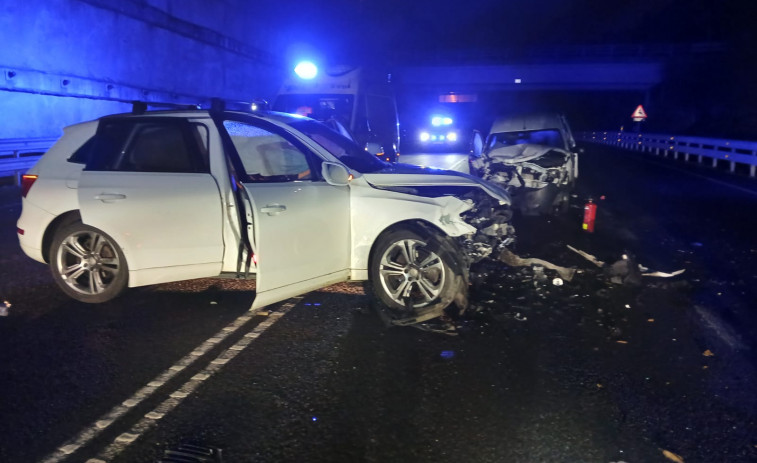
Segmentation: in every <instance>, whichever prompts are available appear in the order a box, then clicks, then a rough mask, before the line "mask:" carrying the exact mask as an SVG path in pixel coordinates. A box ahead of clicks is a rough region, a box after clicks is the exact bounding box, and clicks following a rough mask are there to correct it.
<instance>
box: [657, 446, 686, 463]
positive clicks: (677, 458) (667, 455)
mask: <svg viewBox="0 0 757 463" xmlns="http://www.w3.org/2000/svg"><path fill="white" fill-rule="evenodd" d="M660 450H662V454H663V455H665V458H667V459H668V460H670V461H675V462H676V463H684V461H683V458H681V456H680V455H676V454H675V453H673V452H670V451H668V450H663V449H660Z"/></svg>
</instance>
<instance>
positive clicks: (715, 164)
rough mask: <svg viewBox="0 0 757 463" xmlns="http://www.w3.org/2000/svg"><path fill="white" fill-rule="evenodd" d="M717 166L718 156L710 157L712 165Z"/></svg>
mask: <svg viewBox="0 0 757 463" xmlns="http://www.w3.org/2000/svg"><path fill="white" fill-rule="evenodd" d="M717 166H718V158H712V167H717Z"/></svg>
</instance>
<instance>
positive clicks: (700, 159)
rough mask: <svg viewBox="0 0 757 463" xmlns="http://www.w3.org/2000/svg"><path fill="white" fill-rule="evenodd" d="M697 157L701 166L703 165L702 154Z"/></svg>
mask: <svg viewBox="0 0 757 463" xmlns="http://www.w3.org/2000/svg"><path fill="white" fill-rule="evenodd" d="M697 157H698V158H699V164H701V163H702V155H701V154H700V155H699V156H697Z"/></svg>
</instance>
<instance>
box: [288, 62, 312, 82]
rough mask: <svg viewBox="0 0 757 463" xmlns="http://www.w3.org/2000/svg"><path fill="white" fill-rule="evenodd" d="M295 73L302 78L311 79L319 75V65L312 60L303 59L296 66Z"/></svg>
mask: <svg viewBox="0 0 757 463" xmlns="http://www.w3.org/2000/svg"><path fill="white" fill-rule="evenodd" d="M294 73H295V74H297V76H298V77H299V78H300V79H306V80H310V79H313V78H315V76H317V75H318V67H317V66H316V65H315V64H313V63H312V62H310V61H301V62H299V63H297V66H295V67H294Z"/></svg>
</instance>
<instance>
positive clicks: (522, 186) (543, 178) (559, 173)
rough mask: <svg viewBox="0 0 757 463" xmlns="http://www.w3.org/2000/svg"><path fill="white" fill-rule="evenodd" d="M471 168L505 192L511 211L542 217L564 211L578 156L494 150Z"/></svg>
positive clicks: (522, 148)
mask: <svg viewBox="0 0 757 463" xmlns="http://www.w3.org/2000/svg"><path fill="white" fill-rule="evenodd" d="M516 148H517V150H516ZM471 167H472V169H473V170H474V171H475V172H476V173H477V174H478V176H480V177H481V178H483V179H485V180H488V181H489V182H491V183H494V184H496V185H499V186H501V187H503V188H505V189H506V190H507V192H508V193H509V194H510V196H511V197H512V200H513V207H514V208H515V209H517V210H519V211H520V212H521V213H523V214H524V215H544V214H550V213H553V212H563V211H564V210H565V208H567V205H568V200H569V197H570V190H571V189H572V188H573V184H574V182H575V178H576V170H577V155H576V154H575V153H571V152H569V151H565V150H562V149H558V148H553V147H542V146H539V145H518V146H510V147H505V148H500V149H498V150H494V151H492V152H491V153H489V154H487V155H484V156H482V157H480V158H479V159H476V160H475V161H473V162H472V163H471Z"/></svg>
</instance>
